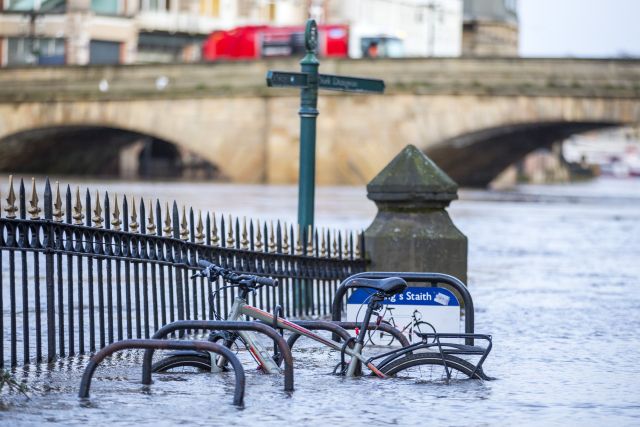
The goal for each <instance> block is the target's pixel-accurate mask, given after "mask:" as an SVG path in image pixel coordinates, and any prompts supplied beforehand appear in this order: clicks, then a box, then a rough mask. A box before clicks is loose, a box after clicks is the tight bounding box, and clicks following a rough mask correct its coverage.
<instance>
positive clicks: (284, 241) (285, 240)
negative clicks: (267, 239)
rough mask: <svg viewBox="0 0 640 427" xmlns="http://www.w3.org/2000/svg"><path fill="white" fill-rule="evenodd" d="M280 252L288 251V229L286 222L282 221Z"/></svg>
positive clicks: (286, 252)
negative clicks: (282, 230) (282, 231)
mask: <svg viewBox="0 0 640 427" xmlns="http://www.w3.org/2000/svg"><path fill="white" fill-rule="evenodd" d="M282 253H285V254H288V253H289V230H288V227H287V223H286V222H285V223H284V233H283V236H282Z"/></svg>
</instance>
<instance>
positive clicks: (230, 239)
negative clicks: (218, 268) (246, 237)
mask: <svg viewBox="0 0 640 427" xmlns="http://www.w3.org/2000/svg"><path fill="white" fill-rule="evenodd" d="M233 243H234V240H233V220H232V219H231V215H229V232H228V234H227V247H228V248H232V247H233Z"/></svg>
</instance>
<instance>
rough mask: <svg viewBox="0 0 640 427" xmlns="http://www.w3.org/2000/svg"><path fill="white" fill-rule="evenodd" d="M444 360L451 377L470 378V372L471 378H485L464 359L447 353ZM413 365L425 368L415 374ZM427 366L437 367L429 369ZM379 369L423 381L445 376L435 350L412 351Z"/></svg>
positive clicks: (388, 373) (390, 374)
mask: <svg viewBox="0 0 640 427" xmlns="http://www.w3.org/2000/svg"><path fill="white" fill-rule="evenodd" d="M445 360H446V362H447V367H448V368H449V370H450V372H451V378H452V379H461V377H464V378H471V375H472V374H473V379H487V378H486V377H485V375H484V373H483V372H482V371H481V370H480V369H478V370H477V371H476V372H475V374H474V373H473V371H474V369H475V367H474V366H473V365H472V364H471V363H469V362H467V361H466V360H464V359H461V358H459V357H456V356H452V355H449V354H448V355H445ZM415 367H418V368H420V367H427V368H425V370H424V372H421V371H422V369H419V372H418V373H417V374H415V373H414V372H415V371H413V370H412V368H415ZM429 367H434V368H437V369H429ZM380 371H382V373H384V374H385V375H388V376H392V377H404V378H413V379H417V380H423V381H434V380H435V381H438V380H442V379H446V378H447V374H446V372H445V370H444V364H443V360H442V355H440V353H435V352H423V353H414V354H409V355H406V356H404V357H400V358H398V359H396V360H394V361H392V362H390V363H389V364H387V365H385V366H383V367H382V368H380ZM436 371H439V372H436ZM434 374H435V375H434Z"/></svg>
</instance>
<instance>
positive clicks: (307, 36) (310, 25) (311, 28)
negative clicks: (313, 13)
mask: <svg viewBox="0 0 640 427" xmlns="http://www.w3.org/2000/svg"><path fill="white" fill-rule="evenodd" d="M304 46H305V47H306V48H307V52H309V53H311V52H315V50H316V48H317V47H318V25H316V21H315V19H309V20H308V21H307V26H306V27H305V30H304Z"/></svg>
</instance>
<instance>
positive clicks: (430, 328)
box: [409, 320, 436, 343]
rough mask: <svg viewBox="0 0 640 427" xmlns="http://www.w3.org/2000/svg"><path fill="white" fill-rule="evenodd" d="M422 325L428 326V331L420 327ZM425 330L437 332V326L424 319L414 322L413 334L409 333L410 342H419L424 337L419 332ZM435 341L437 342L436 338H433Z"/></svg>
mask: <svg viewBox="0 0 640 427" xmlns="http://www.w3.org/2000/svg"><path fill="white" fill-rule="evenodd" d="M420 326H422V327H425V328H428V331H425V330H422V329H420ZM416 330H417V331H416ZM424 332H429V333H431V332H433V333H434V334H435V333H436V328H434V327H433V325H432V324H431V323H429V322H425V321H424V320H420V321H418V322H416V323H414V324H413V327H412V328H411V334H409V342H411V343H412V342H413V341H414V340H415V341H417V342H420V341H422V337H421V336H420V335H418V334H420V333H424ZM433 342H435V338H433Z"/></svg>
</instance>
